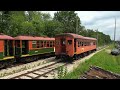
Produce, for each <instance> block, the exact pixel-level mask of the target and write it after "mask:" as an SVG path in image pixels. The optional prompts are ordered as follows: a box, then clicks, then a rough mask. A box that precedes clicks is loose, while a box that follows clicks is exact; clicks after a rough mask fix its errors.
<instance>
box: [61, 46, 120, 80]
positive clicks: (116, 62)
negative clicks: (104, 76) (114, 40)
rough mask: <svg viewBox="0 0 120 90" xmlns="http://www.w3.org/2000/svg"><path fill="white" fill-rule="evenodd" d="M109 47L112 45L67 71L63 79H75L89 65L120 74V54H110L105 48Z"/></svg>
mask: <svg viewBox="0 0 120 90" xmlns="http://www.w3.org/2000/svg"><path fill="white" fill-rule="evenodd" d="M111 48H113V46H112V45H111V46H110V47H109V48H106V49H105V50H102V51H100V52H98V53H97V54H95V55H94V56H93V57H91V58H90V59H89V60H87V61H85V62H84V63H82V64H80V65H79V66H78V67H77V68H76V69H74V70H73V72H70V73H68V74H67V75H66V76H65V77H63V79H77V78H79V77H80V76H81V75H83V74H84V72H85V71H87V70H88V69H89V67H90V66H91V65H92V66H99V67H102V68H103V69H105V70H109V71H112V72H114V73H118V74H120V55H119V56H112V55H111V54H109V53H107V52H106V50H108V49H109V50H111Z"/></svg>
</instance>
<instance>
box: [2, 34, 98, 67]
mask: <svg viewBox="0 0 120 90" xmlns="http://www.w3.org/2000/svg"><path fill="white" fill-rule="evenodd" d="M96 41H97V39H96V38H90V37H84V36H81V35H78V34H73V33H63V34H58V35H56V36H55V38H50V37H41V36H25V35H20V36H16V37H11V36H8V35H5V34H3V33H0V68H3V67H5V66H8V65H10V64H12V63H14V62H30V61H35V60H38V59H39V58H41V57H43V58H44V57H48V56H54V55H55V56H56V58H57V59H58V58H61V59H63V58H64V59H66V58H67V59H68V58H69V59H72V60H73V59H75V60H76V59H79V58H80V57H81V56H83V55H86V54H89V53H90V52H93V51H96Z"/></svg>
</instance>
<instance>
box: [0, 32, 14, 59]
mask: <svg viewBox="0 0 120 90" xmlns="http://www.w3.org/2000/svg"><path fill="white" fill-rule="evenodd" d="M13 58H14V38H13V37H11V36H8V35H5V34H2V33H0V61H6V60H8V59H13Z"/></svg>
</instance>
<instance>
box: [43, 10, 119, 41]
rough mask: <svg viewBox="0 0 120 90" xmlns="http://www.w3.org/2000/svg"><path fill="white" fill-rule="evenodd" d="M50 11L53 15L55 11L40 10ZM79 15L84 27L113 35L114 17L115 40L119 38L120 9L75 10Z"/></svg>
mask: <svg viewBox="0 0 120 90" xmlns="http://www.w3.org/2000/svg"><path fill="white" fill-rule="evenodd" d="M42 12H44V13H46V12H47V13H50V14H51V16H52V17H54V13H55V12H56V11H42ZM75 12H76V13H77V14H78V16H79V17H80V20H81V23H82V25H84V26H85V27H86V29H94V30H96V29H98V31H100V32H103V33H105V34H107V35H110V37H111V39H113V37H114V27H115V20H114V18H115V17H116V20H117V23H116V40H118V39H120V11H75Z"/></svg>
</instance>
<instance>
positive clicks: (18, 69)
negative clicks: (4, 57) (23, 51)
mask: <svg viewBox="0 0 120 90" xmlns="http://www.w3.org/2000/svg"><path fill="white" fill-rule="evenodd" d="M53 60H55V57H51V58H47V59H41V60H38V61H35V62H31V63H27V64H23V65H19V66H16V67H12V68H7V69H2V70H1V71H0V77H4V76H7V75H11V74H14V73H17V72H21V71H24V70H28V69H31V68H35V67H37V66H40V65H43V64H46V63H48V62H51V61H53Z"/></svg>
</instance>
